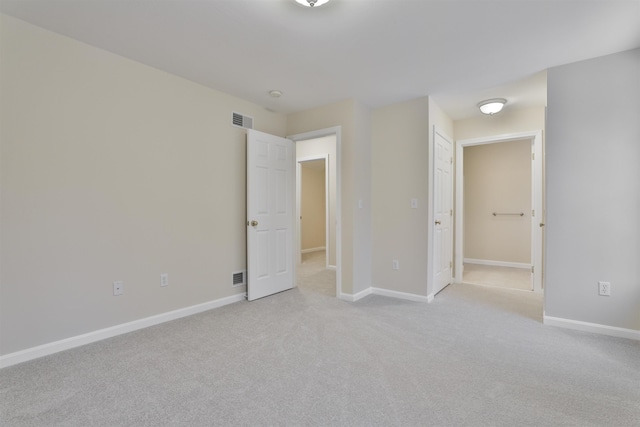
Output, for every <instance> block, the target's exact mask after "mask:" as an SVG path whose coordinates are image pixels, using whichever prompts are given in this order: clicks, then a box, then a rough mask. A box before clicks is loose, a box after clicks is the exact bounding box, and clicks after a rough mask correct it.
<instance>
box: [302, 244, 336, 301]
mask: <svg viewBox="0 0 640 427" xmlns="http://www.w3.org/2000/svg"><path fill="white" fill-rule="evenodd" d="M296 278H297V284H298V287H299V288H301V289H304V290H305V291H308V292H313V293H316V294H320V295H326V296H330V297H335V296H336V271H335V270H331V269H328V268H326V255H325V251H318V252H309V253H306V254H302V264H298V267H297V271H296Z"/></svg>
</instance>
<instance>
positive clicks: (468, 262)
mask: <svg viewBox="0 0 640 427" xmlns="http://www.w3.org/2000/svg"><path fill="white" fill-rule="evenodd" d="M541 138H542V133H541V132H540V131H536V132H525V133H520V134H509V135H499V136H495V137H488V138H479V139H473V140H462V141H457V143H456V205H457V206H456V225H455V230H456V255H455V258H456V261H455V266H456V268H455V270H456V281H457V282H470V283H476V284H487V285H491V286H498V287H510V288H515V289H522V290H530V291H531V290H533V291H536V292H541V291H542V225H543V224H542V220H541V218H542V217H543V211H542V179H543V177H542V139H541ZM514 156H519V157H514ZM505 162H506V163H505ZM467 163H468V164H467ZM487 165H489V166H491V170H486V169H485V170H484V171H483V170H478V168H482V167H484V166H487ZM482 185H485V186H491V188H484V189H483V188H481V186H482ZM523 185H526V186H528V188H527V189H525V191H522V188H523Z"/></svg>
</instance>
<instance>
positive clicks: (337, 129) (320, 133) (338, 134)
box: [287, 126, 342, 298]
mask: <svg viewBox="0 0 640 427" xmlns="http://www.w3.org/2000/svg"><path fill="white" fill-rule="evenodd" d="M333 135H335V138H336V158H335V160H334V161H335V163H336V298H341V296H342V161H341V151H342V150H341V147H342V126H334V127H330V128H325V129H319V130H314V131H310V132H304V133H299V134H295V135H290V136H287V139H290V140H292V141H293V142H294V143H297V142H298V141H306V140H308V139H315V138H322V137H324V136H333ZM294 257H295V255H294ZM294 261H295V259H294Z"/></svg>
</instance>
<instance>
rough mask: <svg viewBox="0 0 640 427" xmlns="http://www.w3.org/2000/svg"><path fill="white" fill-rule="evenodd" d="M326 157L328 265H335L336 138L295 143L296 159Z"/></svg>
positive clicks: (327, 137)
mask: <svg viewBox="0 0 640 427" xmlns="http://www.w3.org/2000/svg"><path fill="white" fill-rule="evenodd" d="M314 156H328V167H329V246H328V248H327V250H328V251H329V254H328V255H329V265H332V266H335V265H336V208H337V204H336V202H337V197H338V196H337V190H338V189H337V187H336V174H337V169H336V137H335V135H329V136H325V137H321V138H314V139H310V140H306V141H298V142H297V143H296V157H297V158H298V159H301V158H309V157H314Z"/></svg>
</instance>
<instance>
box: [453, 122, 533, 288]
mask: <svg viewBox="0 0 640 427" xmlns="http://www.w3.org/2000/svg"><path fill="white" fill-rule="evenodd" d="M523 139H528V140H530V141H531V152H532V154H533V155H534V159H533V163H532V167H531V206H532V208H533V210H534V212H535V215H533V216H532V217H531V265H532V266H534V267H535V268H534V272H533V291H534V292H542V249H543V248H542V229H541V227H540V226H539V224H540V223H542V222H544V221H543V218H544V213H543V211H542V181H543V177H542V160H543V159H542V131H540V130H536V131H529V132H517V133H509V134H503V135H494V136H488V137H483V138H473V139H463V140H458V141H456V162H455V176H456V178H455V195H456V204H455V206H456V209H455V217H456V219H455V236H456V241H455V244H454V247H455V257H454V258H455V271H456V278H455V280H454V281H455V282H461V281H462V277H461V274H462V263H463V260H464V248H463V236H464V229H463V225H464V216H463V215H464V197H463V195H464V185H463V181H464V180H463V172H464V150H463V148H464V147H471V146H474V145H485V144H494V143H498V142H505V141H513V140H523ZM458 276H460V277H458Z"/></svg>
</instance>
